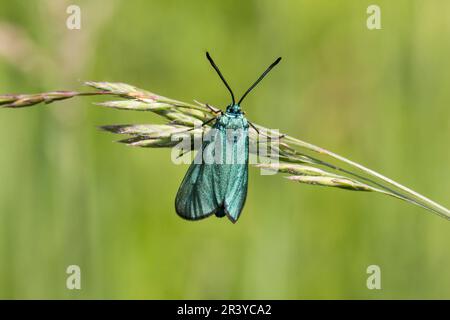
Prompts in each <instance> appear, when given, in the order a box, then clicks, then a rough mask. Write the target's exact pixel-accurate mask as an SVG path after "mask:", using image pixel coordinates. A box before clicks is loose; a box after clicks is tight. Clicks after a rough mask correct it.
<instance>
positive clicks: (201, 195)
mask: <svg viewBox="0 0 450 320" xmlns="http://www.w3.org/2000/svg"><path fill="white" fill-rule="evenodd" d="M221 135H222V134H221V131H220V130H210V137H209V138H208V140H209V141H205V142H203V145H202V150H201V152H198V153H197V155H196V157H195V160H194V162H193V163H192V164H191V166H190V167H189V169H188V171H187V172H186V175H185V177H184V179H183V181H182V183H181V185H180V188H179V189H178V192H177V196H176V198H175V210H176V212H177V214H178V215H179V216H180V217H182V218H184V219H187V220H199V219H203V218H206V217H208V216H210V215H212V214H213V213H215V212H217V211H218V210H219V209H220V207H221V206H222V204H223V201H224V197H225V193H226V188H224V187H223V183H221V180H220V178H221V177H223V176H224V173H223V169H225V168H223V167H222V166H221V165H220V164H214V163H211V164H208V163H205V161H204V158H205V154H207V155H209V156H211V155H212V153H213V150H214V149H215V147H216V143H217V142H220V141H221V139H222V137H221Z"/></svg>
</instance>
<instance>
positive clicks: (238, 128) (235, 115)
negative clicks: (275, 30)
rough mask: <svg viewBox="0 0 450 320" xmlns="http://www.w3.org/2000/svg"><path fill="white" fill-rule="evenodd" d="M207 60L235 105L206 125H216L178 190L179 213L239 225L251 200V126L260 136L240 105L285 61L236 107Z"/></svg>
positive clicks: (233, 102) (224, 81)
mask: <svg viewBox="0 0 450 320" xmlns="http://www.w3.org/2000/svg"><path fill="white" fill-rule="evenodd" d="M206 57H207V58H208V60H209V62H210V63H211V65H212V66H213V68H214V69H215V70H216V72H217V73H218V75H219V77H220V78H221V79H222V81H223V83H224V84H225V86H226V87H227V89H228V91H229V92H230V94H231V100H232V101H231V104H229V105H228V106H227V108H226V111H225V112H222V111H216V113H219V115H218V116H217V117H215V118H212V119H210V120H208V121H206V122H204V124H207V123H209V122H212V121H215V123H214V125H213V126H212V128H211V130H210V131H209V132H208V133H207V134H206V138H205V139H204V141H203V144H202V148H201V150H200V151H199V152H198V154H197V155H196V158H195V159H194V162H193V163H192V164H191V166H190V167H189V170H188V171H187V173H186V176H185V177H184V179H183V182H182V183H181V186H180V188H179V189H178V193H177V196H176V199H175V209H176V211H177V213H178V215H179V216H180V217H182V218H184V219H188V220H198V219H202V218H206V217H208V216H210V215H212V214H215V215H216V217H225V216H227V217H228V219H230V220H231V221H232V222H233V223H235V222H236V221H237V220H238V218H239V216H240V214H241V211H242V209H243V207H244V204H245V199H246V197H247V187H248V156H249V137H248V130H249V126H252V128H253V129H254V130H256V131H257V132H258V130H257V129H256V127H255V126H253V125H252V123H251V122H249V121H248V120H247V119H246V118H245V116H244V113H243V112H242V110H241V107H240V105H241V103H242V101H243V100H244V98H245V97H246V96H247V94H248V93H249V92H250V91H251V90H252V89H253V88H254V87H255V86H256V85H257V84H258V83H259V82H260V81H261V80H262V79H263V78H264V77H265V76H266V74H267V73H268V72H269V71H270V70H271V69H272V68H273V67H275V66H276V65H277V64H278V63H279V62H280V60H281V58H278V59H276V60H275V62H273V63H272V64H271V65H270V66H269V67H268V68H267V69H266V71H264V72H263V74H262V75H261V76H260V77H259V78H258V80H256V81H255V83H254V84H253V85H252V86H250V88H249V89H248V90H247V91H246V92H245V93H244V95H243V96H242V98H241V99H239V101H238V102H237V103H236V102H235V99H234V94H233V91H232V90H231V88H230V86H229V85H228V83H227V82H226V80H225V78H224V77H223V75H222V73H221V72H220V70H219V68H218V67H217V65H216V64H215V63H214V61H213V60H212V58H211V56H210V55H209V53H208V52H207V53H206Z"/></svg>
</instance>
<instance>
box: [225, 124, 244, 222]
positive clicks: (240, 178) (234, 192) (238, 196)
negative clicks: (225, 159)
mask: <svg viewBox="0 0 450 320" xmlns="http://www.w3.org/2000/svg"><path fill="white" fill-rule="evenodd" d="M243 133H244V134H243V136H241V137H240V138H239V139H237V141H236V142H235V143H234V144H233V149H232V150H233V152H232V154H233V157H234V159H235V160H237V164H234V165H232V166H231V168H230V171H229V173H228V174H229V175H228V177H229V178H228V186H227V192H226V195H225V202H224V207H225V212H226V214H227V216H228V218H229V219H230V220H231V221H232V222H233V223H235V222H236V221H237V220H238V219H239V216H240V214H241V211H242V209H243V207H244V204H245V200H246V198H247V189H248V154H249V150H248V149H249V147H248V145H249V141H248V131H247V128H245V129H244V130H243Z"/></svg>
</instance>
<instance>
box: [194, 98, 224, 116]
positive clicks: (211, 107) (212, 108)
mask: <svg viewBox="0 0 450 320" xmlns="http://www.w3.org/2000/svg"><path fill="white" fill-rule="evenodd" d="M194 102H195V103H196V104H198V105H199V106H201V107H203V106H206V107H207V108H208V109H209V110H210V111H211V112H212V113H214V114H223V111H222V110H220V109H217V108H214V107H213V106H211V105H210V104H209V103H201V102H198V101H197V100H194Z"/></svg>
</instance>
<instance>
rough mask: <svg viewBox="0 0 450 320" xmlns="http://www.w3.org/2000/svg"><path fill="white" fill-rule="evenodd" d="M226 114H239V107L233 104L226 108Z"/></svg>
mask: <svg viewBox="0 0 450 320" xmlns="http://www.w3.org/2000/svg"><path fill="white" fill-rule="evenodd" d="M227 112H228V113H235V114H240V113H242V112H241V106H240V105H239V104H237V103H234V104H230V105H228V107H227Z"/></svg>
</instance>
